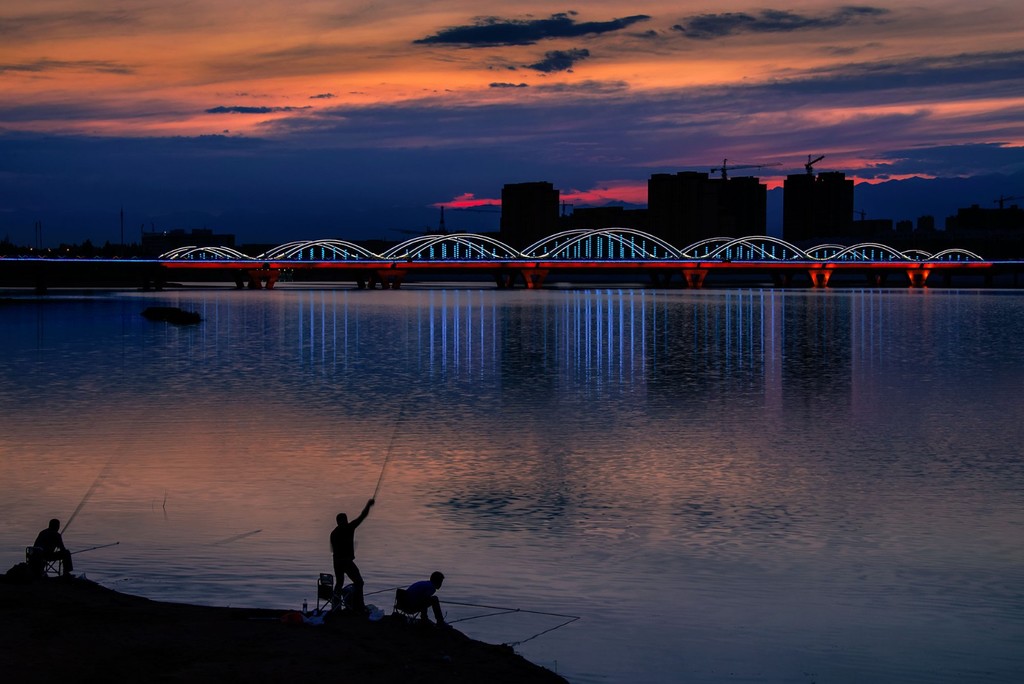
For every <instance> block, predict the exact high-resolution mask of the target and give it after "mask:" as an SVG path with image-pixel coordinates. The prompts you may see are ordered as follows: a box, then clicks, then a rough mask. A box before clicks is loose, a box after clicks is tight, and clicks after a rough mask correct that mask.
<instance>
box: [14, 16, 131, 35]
mask: <svg viewBox="0 0 1024 684" xmlns="http://www.w3.org/2000/svg"><path fill="white" fill-rule="evenodd" d="M138 25H139V22H138V20H137V19H136V18H135V17H134V16H133V15H132V14H130V13H129V12H126V11H124V10H111V11H88V10H86V11H79V12H39V13H36V14H24V15H20V16H9V17H3V18H0V36H2V37H4V38H6V39H9V40H18V39H35V38H40V37H45V38H49V39H51V40H52V39H53V38H55V37H61V38H66V37H70V36H89V35H95V34H96V33H97V32H100V31H110V30H113V31H115V32H117V31H130V30H135V29H137V28H138Z"/></svg>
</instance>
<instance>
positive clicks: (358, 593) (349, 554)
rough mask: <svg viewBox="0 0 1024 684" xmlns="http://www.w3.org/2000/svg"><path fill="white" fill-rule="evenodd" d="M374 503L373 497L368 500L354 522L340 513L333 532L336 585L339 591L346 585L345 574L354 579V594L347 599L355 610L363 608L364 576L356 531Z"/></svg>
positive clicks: (332, 548)
mask: <svg viewBox="0 0 1024 684" xmlns="http://www.w3.org/2000/svg"><path fill="white" fill-rule="evenodd" d="M373 503H374V501H373V499H370V500H369V501H367V502H366V505H365V506H364V507H363V512H362V513H360V514H359V517H358V518H356V519H355V520H353V521H352V522H349V521H348V516H347V515H345V514H344V513H339V514H338V518H337V520H338V526H337V527H335V528H334V531H333V532H331V552H332V553H333V554H334V576H335V578H336V579H337V583H336V584H335V585H334V586H335V587H336V590H337V591H339V592H340V591H341V589H342V588H343V587H344V586H345V575H348V576H349V577H350V578H351V579H352V596H351V599H350V600H347V601H346V603H347V604H348V606H347V607H349V608H351V609H353V610H360V611H361V610H363V609H364V607H365V606H364V605H363V576H362V575H360V574H359V568H358V567H356V564H355V558H356V547H355V533H356V528H357V527H359V524H360V523H361V522H363V520H365V519H366V515H367V514H368V513H369V512H370V506H372V505H373Z"/></svg>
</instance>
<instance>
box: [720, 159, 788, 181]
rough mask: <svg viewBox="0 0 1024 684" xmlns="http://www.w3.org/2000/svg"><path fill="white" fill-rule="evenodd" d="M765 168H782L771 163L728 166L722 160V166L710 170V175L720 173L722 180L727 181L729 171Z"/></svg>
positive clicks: (726, 161)
mask: <svg viewBox="0 0 1024 684" xmlns="http://www.w3.org/2000/svg"><path fill="white" fill-rule="evenodd" d="M767 166H782V164H781V163H780V162H772V163H771V164H732V165H731V166H730V165H729V160H728V159H723V160H722V165H721V166H716V167H715V168H713V169H711V171H710V173H721V174H722V180H729V172H730V171H735V170H736V169H763V168H765V167H767Z"/></svg>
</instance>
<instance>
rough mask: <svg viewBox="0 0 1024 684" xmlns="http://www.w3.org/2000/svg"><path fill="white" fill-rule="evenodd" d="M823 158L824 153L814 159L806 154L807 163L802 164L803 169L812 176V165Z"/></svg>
mask: <svg viewBox="0 0 1024 684" xmlns="http://www.w3.org/2000/svg"><path fill="white" fill-rule="evenodd" d="M824 158H825V155H821V156H820V157H818V158H816V159H811V155H807V163H806V164H804V170H805V171H806V172H807V175H808V176H813V175H814V165H815V164H817V163H818V162H820V161H821V160H822V159H824Z"/></svg>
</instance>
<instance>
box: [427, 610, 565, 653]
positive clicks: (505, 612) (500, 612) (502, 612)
mask: <svg viewBox="0 0 1024 684" xmlns="http://www.w3.org/2000/svg"><path fill="white" fill-rule="evenodd" d="M445 603H448V604H451V605H456V606H469V607H471V608H487V609H488V610H496V611H498V612H497V613H486V614H484V615H471V616H469V617H464V618H459V619H458V620H451V621H450V622H449V623H448V624H449V625H452V624H455V623H456V622H465V621H467V620H476V619H477V618H485V617H494V616H496V615H508V614H510V613H529V614H531V615H546V616H549V617H559V618H567V619H566V620H565V622H562V623H561V624H557V625H555V626H554V627H551V628H549V629H545V630H544V631H542V632H537V633H536V634H534V635H533V636H530V637H527V638H526V639H521V640H519V641H513V642H510V643H508V644H506V646H519V645H520V644H525V643H526V642H527V641H531V640H533V639H536V638H537V637H539V636H541V635H543V634H547V633H548V632H553V631H555V630H556V629H559V628H561V627H565V626H566V625H568V624H571V623H573V622H576V621H577V620H582V619H583V618H582V617H580V616H579V615H565V614H563V613H548V612H545V611H542V610H527V609H525V608H507V607H504V606H489V605H485V604H482V603H463V602H461V601H447V600H446V601H445Z"/></svg>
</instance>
